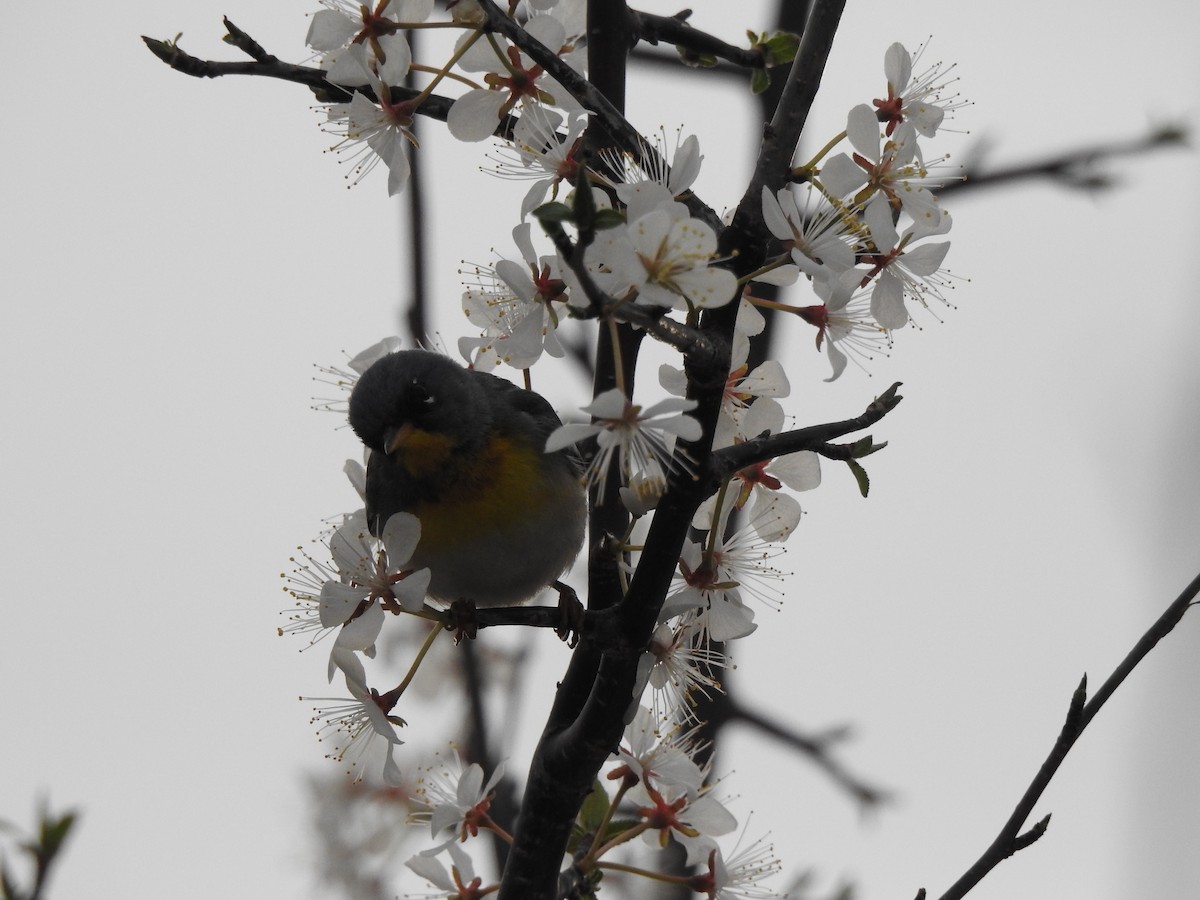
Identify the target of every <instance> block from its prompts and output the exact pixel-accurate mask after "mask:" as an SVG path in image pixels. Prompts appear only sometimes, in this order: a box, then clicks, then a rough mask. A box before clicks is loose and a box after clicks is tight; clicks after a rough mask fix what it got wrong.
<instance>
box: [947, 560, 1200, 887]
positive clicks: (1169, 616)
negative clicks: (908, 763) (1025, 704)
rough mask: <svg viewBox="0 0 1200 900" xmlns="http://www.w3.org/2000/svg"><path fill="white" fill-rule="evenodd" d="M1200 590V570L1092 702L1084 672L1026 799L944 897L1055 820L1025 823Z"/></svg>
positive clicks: (971, 884) (977, 878) (976, 878)
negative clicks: (1089, 730)
mask: <svg viewBox="0 0 1200 900" xmlns="http://www.w3.org/2000/svg"><path fill="white" fill-rule="evenodd" d="M1198 595H1200V575H1197V576H1196V577H1195V578H1193V579H1192V582H1191V584H1189V585H1188V586H1187V587H1186V588H1185V589H1184V591H1183V593H1181V594H1180V595H1179V596H1178V597H1177V598H1175V601H1174V602H1173V603H1172V604H1171V605H1170V606H1168V607H1167V608H1166V610H1165V611H1164V612H1163V614H1162V615H1161V616H1159V617H1158V619H1157V621H1155V623H1154V624H1153V625H1151V626H1150V628H1149V629H1148V630H1147V631H1146V633H1145V634H1143V635H1142V637H1141V638H1140V639H1139V640H1138V642H1137V643H1136V644H1135V645H1134V647H1133V649H1132V650H1130V651H1129V654H1128V655H1127V656H1126V657H1125V658H1124V659H1123V660H1121V663H1120V665H1118V666H1117V667H1116V669H1114V670H1113V673H1112V674H1111V675H1109V676H1108V679H1107V680H1106V681H1105V682H1104V684H1102V685H1101V686H1100V690H1098V691H1097V692H1096V695H1095V696H1094V697H1092V699H1091V700H1089V701H1087V702H1086V703H1085V702H1084V700H1085V698H1086V694H1087V676H1084V679H1083V681H1082V682H1081V683H1080V685H1079V687H1078V688H1077V689H1076V691H1075V694H1074V695H1073V696H1072V698H1071V706H1070V709H1069V710H1068V711H1067V718H1066V721H1065V722H1064V723H1063V728H1062V731H1061V732H1060V733H1059V736H1058V740H1056V741H1055V742H1054V746H1053V747H1051V748H1050V753H1049V755H1048V756H1047V757H1046V759H1045V761H1044V762H1043V763H1042V765H1041V768H1039V769H1038V772H1037V775H1035V776H1034V778H1033V781H1031V782H1030V784H1029V787H1028V788H1026V790H1025V793H1024V795H1023V796H1022V797H1021V800H1020V802H1018V803H1017V806H1016V809H1014V810H1013V812H1012V815H1010V816H1009V817H1008V821H1007V822H1005V823H1004V827H1003V828H1001V829H1000V833H999V834H998V835H996V839H995V840H993V841H992V843H991V844H990V845H989V846H988V848H987V850H985V851H984V852H983V855H982V856H980V857H979V859H977V860H976V861H975V863H974V864H973V865H972V866H971V867H970V868H969V869H967V871H966V872H964V873H963V875H962V877H960V878H959V879H958V881H956V882H954V884H952V885H951V886H950V888H949V889H948V890H947V891H946V893H944V894H942V896H941V898H940V900H960V898H962V897H965V896H966V894H967V892H968V891H970V890H971V889H972V888H973V887H975V885H977V884H978V883H979V882H980V881H981V880H982V879H983V877H984V876H985V875H987V874H988V873H989V872H990V871H992V869H994V868H995V867H996V866H998V865H999V864H1000V863H1001V862H1003V861H1004V860H1005V859H1007V858H1008V857H1010V856H1012V855H1013V854H1014V853H1016V852H1017V851H1019V850H1022V849H1024V848H1025V847H1028V846H1029V845H1030V844H1032V843H1033V842H1034V841H1036V840H1037V839H1038V838H1039V837H1041V836H1042V834H1043V833H1045V830H1046V826H1047V824H1048V823H1049V820H1050V817H1049V816H1046V817H1045V818H1043V819H1042V820H1041V821H1039V822H1037V823H1036V824H1035V825H1034V826H1033V827H1032V828H1030V829H1029V830H1028V831H1025V832H1024V833H1022V831H1021V829H1022V828H1024V827H1025V823H1026V822H1027V821H1028V820H1029V816H1030V815H1031V814H1032V813H1033V807H1034V805H1035V804H1036V803H1037V801H1038V800H1039V799H1041V796H1042V793H1043V792H1044V791H1045V790H1046V787H1047V786H1048V785H1049V784H1050V781H1051V779H1052V778H1054V776H1055V774H1056V773H1057V772H1058V769H1059V767H1060V766H1061V765H1062V762H1063V760H1064V759H1065V758H1066V755H1067V752H1068V751H1069V750H1070V749H1071V748H1072V747H1073V746H1075V742H1076V741H1078V740H1079V738H1080V736H1081V735H1082V734H1083V732H1084V729H1086V728H1087V726H1088V724H1089V723H1090V722H1091V721H1092V719H1094V718H1095V717H1096V713H1098V712H1099V711H1100V709H1101V707H1103V706H1104V704H1105V703H1106V702H1107V701H1108V698H1109V697H1111V696H1112V695H1113V692H1114V691H1115V690H1116V689H1117V688H1118V687H1120V685H1121V684H1123V683H1124V681H1125V679H1126V678H1128V677H1129V674H1130V673H1131V672H1132V671H1133V670H1134V668H1136V667H1137V665H1138V663H1140V662H1141V661H1142V660H1143V659H1145V657H1146V654H1148V653H1149V652H1150V651H1151V650H1152V649H1154V646H1155V645H1156V644H1157V643H1158V642H1159V641H1160V640H1162V639H1163V638H1164V637H1166V636H1167V635H1168V634H1170V633H1171V631H1172V630H1173V629H1174V628H1175V626H1176V625H1178V624H1179V621H1180V620H1181V619H1182V618H1183V616H1184V614H1185V613H1186V612H1187V611H1188V608H1189V607H1190V606H1191V605H1192V604H1193V603H1195V602H1196V597H1197V596H1198Z"/></svg>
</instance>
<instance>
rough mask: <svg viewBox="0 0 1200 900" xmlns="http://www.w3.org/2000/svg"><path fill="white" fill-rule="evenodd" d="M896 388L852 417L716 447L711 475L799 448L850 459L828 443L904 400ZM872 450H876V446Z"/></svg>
mask: <svg viewBox="0 0 1200 900" xmlns="http://www.w3.org/2000/svg"><path fill="white" fill-rule="evenodd" d="M899 388H900V382H896V383H895V384H893V385H892V386H891V387H890V388H888V389H887V390H886V391H884V392H883V393H882V394H880V395H879V396H878V397H876V398H875V399H874V400H872V401H871V404H870V405H869V406H868V407H867V410H866V412H864V413H863V414H862V415H861V416H856V417H855V418H853V419H845V420H843V421H841V422H829V423H827V424H824V425H810V426H809V427H808V428H798V429H796V430H795V431H785V432H782V433H781V434H772V435H768V436H767V437H760V438H755V439H754V440H751V441H746V442H744V443H741V444H735V445H734V446H732V447H725V448H724V449H721V450H716V451H714V452H713V454H712V462H711V465H712V469H713V471H714V474H715V475H716V476H717V477H718V478H724V477H726V476H728V475H732V474H733V473H734V472H737V471H738V470H739V469H744V468H746V466H750V465H753V464H754V463H758V462H762V461H764V460H768V459H775V458H776V457H780V456H784V455H786V454H788V453H798V452H800V451H801V450H814V451H816V452H818V453H822V454H823V455H826V456H829V457H831V458H834V459H845V458H850V457H851V455H852V454H849V453H843V452H841V450H840V448H839V447H838V445H832V444H830V442H831V441H833V440H836V439H837V438H840V437H843V436H845V435H847V434H851V433H853V432H855V431H861V430H862V429H864V428H870V427H871V426H872V425H874V424H875V423H876V422H878V421H879V420H880V419H882V418H883V417H884V416H886V415H887V414H888V413H889V412H891V411H892V410H893V409H895V408H896V405H897V404H899V402H900V401H901V400H903V399H904V398H903V397H902V396H900V394H898V393H896V391H897V390H898V389H899ZM876 449H878V445H877V446H876Z"/></svg>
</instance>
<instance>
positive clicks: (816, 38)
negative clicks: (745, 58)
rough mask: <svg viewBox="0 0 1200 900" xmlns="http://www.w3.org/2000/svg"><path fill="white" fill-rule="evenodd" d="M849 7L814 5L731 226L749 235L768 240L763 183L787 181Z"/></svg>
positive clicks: (824, 1) (820, 1) (839, 1)
mask: <svg viewBox="0 0 1200 900" xmlns="http://www.w3.org/2000/svg"><path fill="white" fill-rule="evenodd" d="M845 5H846V0H816V2H815V3H814V4H813V9H812V12H811V13H810V14H809V17H808V22H807V24H806V25H805V27H804V34H803V36H802V37H801V39H800V49H799V50H798V51H797V52H796V58H795V60H793V61H792V68H791V70H790V71H789V72H788V77H787V81H786V82H785V84H784V88H783V94H782V96H781V97H780V100H779V105H778V106H777V107H776V109H775V115H774V116H772V118H771V122H770V124H769V125H767V126H766V128H764V129H763V140H762V146H761V147H760V149H759V152H758V161H757V163H756V164H755V167H754V175H753V176H752V177H751V179H750V184H749V185H748V186H747V187H746V193H745V194H743V195H742V201H741V203H739V204H738V208H737V212H736V213H735V215H734V219H733V227H734V228H735V229H739V230H740V231H741V232H743V233H744V234H746V235H750V236H756V237H758V238H760V239H764V240H765V238H766V237H768V234H767V229H766V226H765V225H764V224H763V220H762V189H763V185H766V186H767V187H769V188H770V189H771V190H773V191H775V190H778V189H779V188H781V187H783V185H784V184H785V183H786V182H787V173H788V170H789V168H790V167H791V163H792V156H793V154H795V152H796V145H797V144H798V143H799V141H800V134H801V132H802V131H803V130H804V125H805V123H806V122H807V121H808V113H809V110H811V109H812V104H813V101H814V100H815V99H816V97H817V88H818V87H819V86H820V84H821V76H822V74H824V72H825V63H826V61H827V60H828V59H829V53H830V51H831V50H832V49H833V38H834V35H835V34H837V29H838V24H839V23H840V22H841V19H842V10H843V9H844V7H845ZM742 274H746V273H742Z"/></svg>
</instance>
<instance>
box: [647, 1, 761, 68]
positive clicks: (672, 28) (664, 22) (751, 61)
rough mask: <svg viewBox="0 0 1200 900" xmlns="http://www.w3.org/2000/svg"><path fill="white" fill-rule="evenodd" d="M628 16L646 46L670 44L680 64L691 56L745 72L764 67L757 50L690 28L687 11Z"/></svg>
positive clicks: (688, 12) (759, 51)
mask: <svg viewBox="0 0 1200 900" xmlns="http://www.w3.org/2000/svg"><path fill="white" fill-rule="evenodd" d="M630 13H631V14H632V15H633V20H634V22H635V23H636V31H637V36H638V37H639V38H641V39H642V40H643V41H645V42H646V43H647V44H654V45H657V44H658V43H659V42H660V41H661V42H663V43H666V44H673V45H674V46H675V47H676V48H677V49H678V50H679V54H680V56H682V57H683V58H684V61H687V60H688V59H689V58H694V57H715V58H717V59H723V60H725V61H726V62H729V63H733V64H734V65H735V66H741V67H742V68H745V69H761V68H763V67H764V66H765V65H766V59H765V58H764V57H763V53H762V51H761V50H752V49H749V48H747V47H735V46H734V45H733V44H727V43H725V41H723V40H721V39H720V38H717V37H714V36H713V35H711V34H708V33H707V32H704V31H700V30H699V29H697V28H693V27H692V26H691V25H690V24H688V21H687V19H688V17H689V16H690V15H691V10H684V11H683V12H679V13H676V14H675V15H673V16H658V15H654V14H653V13H644V12H638V11H637V10H630ZM676 62H678V60H676Z"/></svg>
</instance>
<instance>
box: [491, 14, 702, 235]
mask: <svg viewBox="0 0 1200 900" xmlns="http://www.w3.org/2000/svg"><path fill="white" fill-rule="evenodd" d="M479 5H480V7H481V8H482V9H483V11H484V12H485V13H486V14H487V17H488V27H489V28H490V29H492V30H493V31H495V32H496V33H497V34H501V35H503V36H504V37H506V38H508V39H509V40H510V41H512V42H513V44H515V45H516V46H517V47H518V48H519V49H520V50H522V51H524V53H525V54H526V55H527V56H529V58H530V59H532V60H533V61H534V62H536V63H537V64H538V65H539V66H541V67H542V69H543V70H545V72H546V74H547V75H549V76H550V77H551V78H553V79H554V80H556V81H557V82H558V83H559V84H561V85H562V86H563V87H564V88H566V90H567V91H568V92H569V93H570V94H571V96H572V97H574V98H575V99H576V100H578V101H579V102H580V104H582V105H583V107H584V108H585V109H587V110H588V111H590V112H591V113H592V115H593V116H596V117H597V118H599V119H600V121H601V123H602V125H603V126H604V130H605V131H607V132H608V134H609V135H610V136H611V137H612V139H613V140H614V141H615V142H616V145H617V147H618V149H620V150H623V151H624V152H626V153H629V154H630V155H632V156H633V158H634V159H639V160H640V159H648V160H652V161H653V163H652V165H653V167H654V168H655V169H656V170H657V171H662V172H667V171H668V168H669V167H668V166H667V165H666V163H665V162H663V160H661V159H660V158H659V155H658V151H657V150H656V149H655V148H654V147H653V146H652V145H651V144H650V143H649V142H648V141H647V140H646V139H645V138H643V137H642V135H641V132H639V131H638V130H637V129H636V128H634V127H633V125H631V124H630V123H629V120H628V119H626V118H625V116H624V115H623V114H622V113H621V111H620V110H619V109H618V108H617V107H616V105H615V104H613V103H612V102H611V101H610V100H609V99H608V98H607V97H605V96H604V94H603V93H602V92H601V91H600V90H599V89H598V88H597V87H596V86H595V85H594V84H592V83H591V82H590V81H588V80H587V78H585V77H584V76H583V75H581V74H579V73H578V72H576V71H575V70H574V69H572V68H571V67H570V66H569V65H568V64H567V63H565V62H563V60H562V59H561V58H560V57H559V56H558V54H556V53H555V52H554V51H553V50H551V49H550V48H549V47H547V46H546V45H545V44H543V43H542V42H541V41H539V40H537V39H536V38H534V37H532V36H531V35H530V34H529V33H528V32H527V31H526V30H525V29H524V28H522V27H521V26H520V24H518V23H517V22H516V21H515V20H514V19H513V18H511V17H510V16H509V15H508V13H506V12H505V11H504V10H502V9H501V8H500V7H498V6H497V5H496V4H495V3H494V2H493V0H479ZM679 201H680V202H681V203H683V204H684V205H685V206H687V208H688V212H690V213H691V214H692V215H693V216H695V217H696V218H698V219H703V220H704V221H705V222H707V223H708V224H709V225H712V226H713V227H714V228H715V229H719V228H720V224H721V218H720V216H718V215H717V213H716V211H715V210H713V208H712V207H711V206H708V205H707V204H706V203H704V202H702V201H701V200H700V198H699V197H697V196H696V195H695V194H693V193H691V192H690V191H689V192H688V193H687V194H686V195H685V196H683V197H680V198H679Z"/></svg>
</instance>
